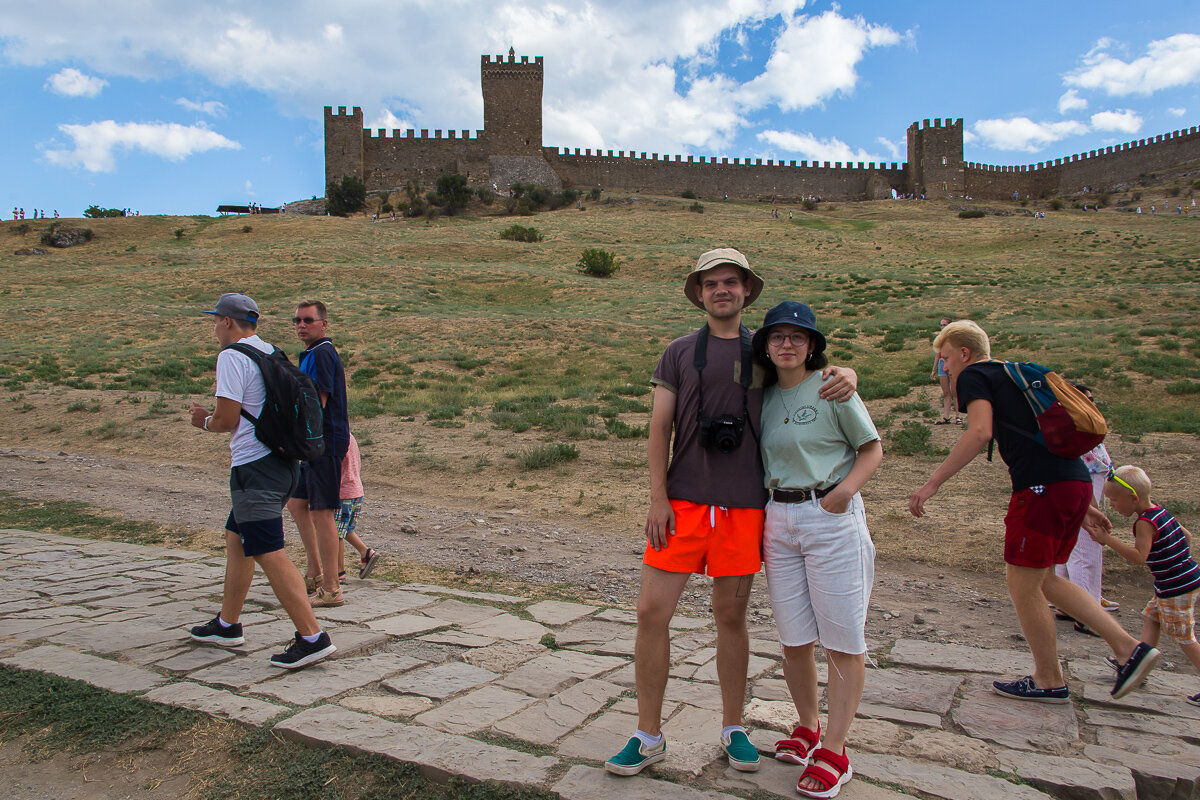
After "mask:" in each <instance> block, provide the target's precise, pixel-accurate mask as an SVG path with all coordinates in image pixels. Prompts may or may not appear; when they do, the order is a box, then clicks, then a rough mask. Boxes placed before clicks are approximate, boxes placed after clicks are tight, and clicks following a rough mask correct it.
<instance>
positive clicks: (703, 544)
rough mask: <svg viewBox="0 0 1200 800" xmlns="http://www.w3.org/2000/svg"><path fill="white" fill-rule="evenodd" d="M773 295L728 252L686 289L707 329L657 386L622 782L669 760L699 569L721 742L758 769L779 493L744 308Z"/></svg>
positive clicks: (839, 389)
mask: <svg viewBox="0 0 1200 800" xmlns="http://www.w3.org/2000/svg"><path fill="white" fill-rule="evenodd" d="M762 289H763V281H762V278H760V277H759V276H758V275H756V274H755V273H754V271H753V270H752V269H750V263H749V261H748V260H747V259H746V256H745V255H743V254H742V253H741V252H739V251H737V250H735V249H733V248H729V247H722V248H717V249H715V250H709V251H708V252H706V253H704V254H703V255H701V256H700V258H699V260H698V261H697V262H696V267H695V269H694V270H692V272H691V274H689V275H688V277H687V280H686V282H685V283H684V287H683V291H684V294H685V295H686V296H687V298H688V300H690V301H691V302H692V303H693V304H694V305H695V306H697V307H698V308H701V309H703V310H704V312H705V316H706V322H705V325H704V327H702V328H701V329H700V330H698V331H696V332H693V333H690V334H688V335H687V336H684V337H682V338H679V339H676V340H675V341H673V342H671V344H670V345H668V346H667V349H666V351H665V352H664V353H663V355H662V357H661V358H660V359H659V362H658V366H657V367H656V368H655V370H654V377H653V378H652V379H651V383H653V384H654V410H653V412H652V414H651V420H650V440H649V445H648V447H647V452H648V460H649V465H650V511H649V513H648V514H647V516H646V551H645V555H644V556H643V559H642V561H643V565H642V584H641V592H640V594H639V596H638V632H637V644H636V650H635V655H634V663H635V673H636V682H637V699H638V730H637V731H636V732H635V734H634V735H633V736H632V737H631V738H630V739H629V742H628V743H627V744H626V745H625V748H624V749H623V750H621V752H620V753H618V754H617V755H615V756H613V757H612V758H611V759H609V760H608V761H607V762H605V765H604V766H605V768H606V769H607V770H608V771H609V772H611V773H613V774H616V775H636V774H637V773H638V772H641V771H642V770H643V769H644V768H645V767H647V766H649V765H650V764H653V763H655V762H657V761H661V760H662V759H663V758H665V756H666V739H665V738H664V737H663V735H662V732H661V724H662V705H663V695H664V693H665V691H666V685H667V675H668V672H669V669H670V663H671V654H670V627H669V626H670V622H671V617H672V616H673V615H674V613H675V607H676V605H677V604H678V603H679V597H680V595H681V594H682V593H683V589H684V586H685V585H686V584H687V582H688V578H689V577H691V575H692V574H693V573H700V574H705V573H707V574H708V575H709V576H710V577H711V578H712V579H713V580H712V608H713V617H714V619H715V621H716V626H717V656H716V663H717V678H718V680H719V682H720V685H721V706H722V723H721V724H722V725H723V729H722V731H721V737H720V738H721V745H722V747H723V748H724V750H725V753H726V755H727V756H728V758H729V763H730V765H731V766H732V767H733V768H734V769H737V770H742V771H746V772H752V771H754V770H756V769H758V765H759V759H758V753H757V751H756V750H755V749H754V745H752V744H751V743H750V740H749V739H748V738H747V736H746V730H745V728H743V727H742V724H741V722H742V706H743V703H744V701H745V694H746V670H747V665H748V662H749V653H750V640H749V634H748V632H747V630H746V606H747V604H748V603H749V600H750V589H751V587H752V585H753V582H754V575H755V574H756V573H757V572H758V571H759V569H760V568H761V566H762V560H761V555H762V530H763V508H764V506H765V505H766V500H767V496H766V490H765V489H764V488H763V487H764V483H763V470H762V462H761V460H760V458H759V448H758V430H759V418H760V414H761V410H762V374H761V368H758V369H757V370H756V369H755V367H754V354H753V351H752V349H751V344H750V331H749V330H747V329H746V327H745V326H744V325H742V324H741V322H742V309H744V308H745V307H746V306H748V305H750V304H751V303H753V302H754V301H755V300H756V299H757V298H758V296H759V295H760V294H761V293H762ZM825 376H826V378H828V381H827V383H826V385H825V386H824V387H823V388H822V390H821V395H822V396H823V397H826V398H838V399H847V398H849V397H851V396H852V395H853V394H854V390H855V389H856V388H857V383H858V376H857V375H856V374H855V373H854V371H853V370H848V369H845V368H836V367H831V368H829V369H828V370H826V373H825ZM672 435H673V436H674V443H673V445H672Z"/></svg>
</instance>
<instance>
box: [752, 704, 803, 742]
mask: <svg viewBox="0 0 1200 800" xmlns="http://www.w3.org/2000/svg"><path fill="white" fill-rule="evenodd" d="M742 719H743V720H744V721H745V724H746V725H747V726H749V727H756V728H768V729H770V730H771V731H773V732H774V736H775V738H776V739H780V738H784V737H781V736H779V734H789V733H791V732H792V729H793V728H795V727H796V706H795V705H793V704H792V702H791V701H790V700H789V701H786V702H785V701H782V700H761V699H759V698H757V697H751V699H750V702H749V703H747V704H746V708H745V710H744V711H743V712H742Z"/></svg>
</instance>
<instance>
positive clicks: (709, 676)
mask: <svg viewBox="0 0 1200 800" xmlns="http://www.w3.org/2000/svg"><path fill="white" fill-rule="evenodd" d="M630 655H632V653H631V654H630ZM777 666H779V662H778V661H777V660H775V659H773V658H763V657H762V656H755V655H751V656H750V659H749V666H748V669H747V672H746V675H747V677H748V679H749V680H754V679H755V678H757V677H759V676H760V675H763V674H765V673H767V672H768V671H770V670H772V669H774V668H775V667H777ZM692 680H697V681H708V682H710V683H717V682H718V681H717V660H716V659H715V658H714V659H712V660H711V661H709V662H707V663H706V664H704V665H703V666H701V667H700V668H699V669H698V670H696V673H695V674H694V675H693V676H692Z"/></svg>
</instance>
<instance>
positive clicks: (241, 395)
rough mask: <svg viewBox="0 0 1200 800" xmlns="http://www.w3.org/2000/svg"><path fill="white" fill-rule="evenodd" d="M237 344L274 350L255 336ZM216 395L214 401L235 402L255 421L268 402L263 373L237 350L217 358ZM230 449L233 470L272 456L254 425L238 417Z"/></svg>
mask: <svg viewBox="0 0 1200 800" xmlns="http://www.w3.org/2000/svg"><path fill="white" fill-rule="evenodd" d="M238 344H248V345H250V346H251V347H253V348H256V349H258V350H261V351H263V352H264V353H267V354H268V355H269V354H271V353H273V352H275V348H274V347H272V346H271V345H269V344H267V343H266V342H264V341H263V340H262V339H260V338H258V334H255V335H254V336H247V337H246V338H245V339H241V340H239V342H238ZM216 394H217V397H227V398H229V399H230V400H236V401H237V402H239V403H241V404H242V410H243V411H245V412H246V413H247V414H249V415H250V416H252V417H255V418H257V417H258V415H259V414H261V413H262V407H263V403H264V402H266V399H267V390H266V388H265V387H264V386H263V379H262V371H261V370H259V368H258V365H257V364H255V363H254V362H253V361H251V360H250V356H248V355H245V354H244V353H239V352H238V351H236V350H222V351H221V353H220V354H219V355H218V356H217V393H216ZM229 449H230V450H231V451H232V452H233V461H232V465H231V466H234V467H237V466H240V465H242V464H249V463H250V462H251V461H257V460H258V459H260V458H262V457H263V456H265V455H269V454H270V452H271V448H269V447H267V446H266V445H265V444H263V443H262V442H260V441H259V440H258V438H257V437H255V435H254V424H253V423H252V422H250V420H248V419H246V418H245V417H243V416H241V415H238V426H237V428H235V429H234V431H233V436H232V437H230V439H229Z"/></svg>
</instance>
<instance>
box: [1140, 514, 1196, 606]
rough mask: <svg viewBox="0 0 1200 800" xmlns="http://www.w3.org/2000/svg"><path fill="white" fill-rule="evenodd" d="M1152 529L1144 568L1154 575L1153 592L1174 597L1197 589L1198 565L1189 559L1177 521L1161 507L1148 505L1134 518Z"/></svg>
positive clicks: (1189, 554)
mask: <svg viewBox="0 0 1200 800" xmlns="http://www.w3.org/2000/svg"><path fill="white" fill-rule="evenodd" d="M1142 520H1145V521H1146V522H1149V523H1150V524H1151V525H1153V526H1154V541H1153V542H1151V544H1150V552H1149V553H1148V554H1147V555H1146V566H1147V567H1149V568H1150V573H1151V574H1152V575H1153V576H1154V593H1155V594H1156V595H1158V596H1159V597H1178V596H1179V595H1181V594H1187V593H1188V592H1192V591H1195V590H1196V589H1200V566H1198V565H1197V564H1196V561H1195V560H1194V559H1193V558H1192V554H1191V552H1190V550H1189V548H1188V540H1187V537H1186V536H1184V534H1183V528H1182V527H1180V525H1179V522H1178V521H1177V520H1176V519H1175V517H1174V516H1172V514H1171V512H1170V511H1167V510H1166V509H1165V508H1163V507H1162V506H1151V507H1150V508H1148V509H1146V510H1145V511H1143V512H1142V513H1141V514H1139V515H1138V518H1137V521H1135V522H1134V523H1133V524H1134V528H1135V529H1136V528H1137V523H1138V522H1141V521H1142Z"/></svg>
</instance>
